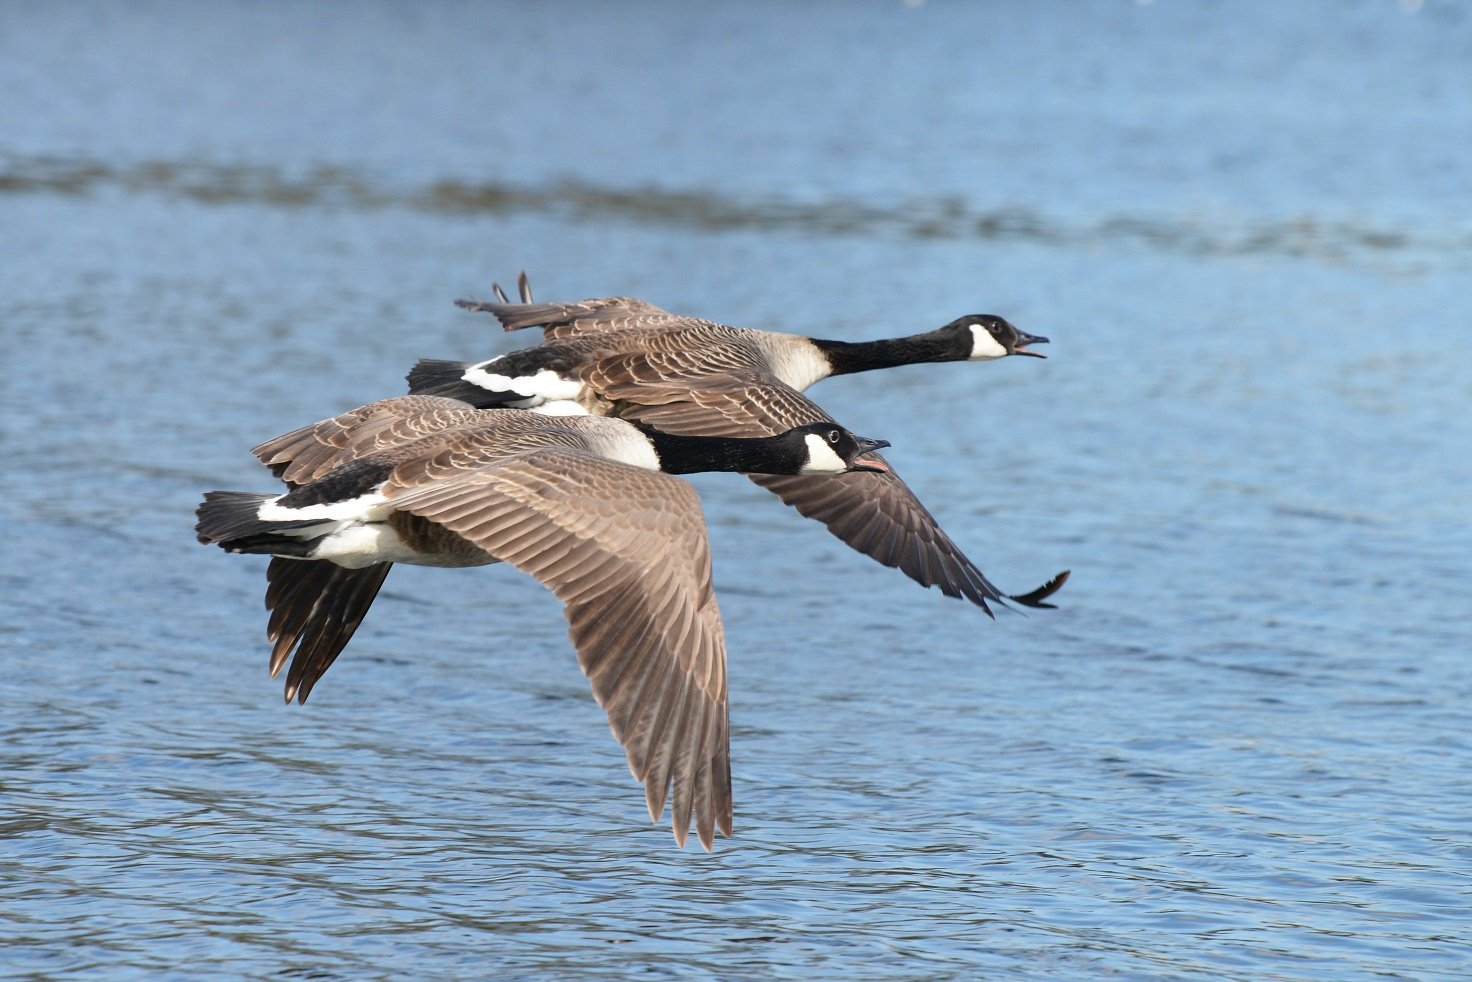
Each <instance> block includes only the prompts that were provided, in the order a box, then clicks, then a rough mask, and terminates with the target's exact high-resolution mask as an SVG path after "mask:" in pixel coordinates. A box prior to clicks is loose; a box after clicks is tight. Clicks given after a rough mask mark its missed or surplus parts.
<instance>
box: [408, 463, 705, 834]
mask: <svg viewBox="0 0 1472 982" xmlns="http://www.w3.org/2000/svg"><path fill="white" fill-rule="evenodd" d="M420 473H421V474H422V480H423V481H425V482H428V483H417V484H416V483H412V482H413V481H414V480H415V479H413V478H408V479H409V480H410V482H411V483H407V484H405V483H401V480H403V479H401V476H400V474H399V473H398V472H397V471H396V472H395V475H394V477H393V478H391V480H390V482H389V487H387V488H385V491H384V493H385V494H386V495H388V496H389V498H390V500H392V502H393V504H394V507H395V508H397V509H399V510H402V511H407V512H410V513H412V514H414V515H418V516H420V517H421V518H424V519H427V520H429V521H431V522H434V523H436V524H438V525H441V526H443V527H445V528H447V529H449V530H450V531H452V532H455V533H456V534H458V535H460V536H461V537H463V538H465V539H467V540H469V541H470V542H473V543H474V544H476V545H477V546H479V547H480V548H482V549H484V550H485V551H487V552H488V553H490V554H492V555H494V556H497V557H498V558H500V559H502V560H503V561H505V562H508V563H510V564H512V565H513V566H516V567H517V568H518V569H520V570H522V571H523V572H525V573H528V574H530V575H531V576H532V577H534V578H535V579H537V580H538V581H539V582H541V583H542V584H543V585H545V586H547V587H548V588H549V589H551V590H552V592H553V593H554V594H555V595H556V596H557V597H558V599H560V600H561V601H562V602H563V604H564V605H565V608H566V610H565V613H566V616H567V620H568V624H569V634H570V636H571V638H572V642H573V646H574V647H575V648H576V649H577V652H578V661H579V664H580V665H581V667H582V669H583V671H584V673H585V674H586V675H587V676H588V680H589V683H590V685H591V687H592V690H593V696H594V698H595V699H597V700H598V703H599V705H601V706H603V708H604V710H605V711H606V712H607V714H608V721H609V727H610V729H612V731H613V734H614V736H615V738H617V739H618V741H619V742H620V743H621V744H623V746H624V750H625V753H626V755H627V757H628V763H629V769H630V770H631V771H632V772H633V774H634V776H635V777H636V778H637V779H639V780H640V781H642V782H643V783H644V785H645V795H646V799H647V802H648V804H649V812H650V816H651V817H652V818H653V819H655V820H656V821H657V820H658V819H659V816H660V815H661V814H662V813H663V809H664V804H665V802H666V800H667V799H668V798H669V796H670V794H671V792H672V793H673V799H674V804H673V808H672V817H673V819H674V832H675V838H676V839H677V840H678V841H679V842H680V843H682V844H683V843H684V841H685V837H686V835H688V833H689V829H690V822H691V820H692V816H693V820H694V822H695V826H696V833H697V835H698V836H699V837H700V842H701V844H702V845H703V846H705V847H706V848H707V849H709V848H710V846H711V842H712V840H713V836H714V831H713V830H714V829H715V828H719V829H720V830H721V831H722V832H723V833H724V834H726V835H730V834H731V819H732V807H731V786H730V763H729V753H730V749H729V747H730V744H729V727H728V723H727V709H726V651H725V638H724V634H723V632H722V628H721V621H720V612H719V610H718V608H717V606H716V598H715V592H714V589H713V587H712V584H711V575H710V549H709V545H708V542H707V538H706V532H705V523H704V520H703V519H702V518H701V515H700V504H699V500H698V498H697V497H696V494H695V490H694V488H692V487H691V486H690V485H689V484H687V483H686V482H684V481H681V480H679V479H678V478H673V477H670V476H668V475H665V474H660V473H657V472H652V471H646V470H642V469H640V468H636V467H631V466H629V465H626V464H621V463H617V462H614V461H610V460H606V459H604V458H601V457H596V456H593V455H591V454H587V453H584V452H581V451H575V450H567V449H551V450H538V451H533V452H529V453H525V454H520V455H517V456H513V457H510V458H505V459H500V460H495V461H493V462H490V463H488V464H487V465H486V466H484V467H482V468H480V469H479V470H475V471H470V472H463V471H462V472H461V473H459V474H458V475H454V476H446V475H444V474H435V473H429V472H420ZM405 477H406V478H407V475H406V476H405ZM610 489H616V490H617V493H611V491H610ZM549 541H555V542H556V543H558V548H548V547H547V543H548V542H549Z"/></svg>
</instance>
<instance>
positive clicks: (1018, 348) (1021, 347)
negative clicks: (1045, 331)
mask: <svg viewBox="0 0 1472 982" xmlns="http://www.w3.org/2000/svg"><path fill="white" fill-rule="evenodd" d="M1047 343H1048V339H1047V338H1045V337H1043V336H1042V335H1041V334H1028V333H1027V332H1026V331H1018V332H1017V340H1016V341H1014V342H1012V354H1014V355H1032V356H1033V357H1034V358H1046V357H1048V356H1047V355H1045V354H1042V353H1041V352H1038V351H1028V350H1027V346H1028V345H1030V344H1047Z"/></svg>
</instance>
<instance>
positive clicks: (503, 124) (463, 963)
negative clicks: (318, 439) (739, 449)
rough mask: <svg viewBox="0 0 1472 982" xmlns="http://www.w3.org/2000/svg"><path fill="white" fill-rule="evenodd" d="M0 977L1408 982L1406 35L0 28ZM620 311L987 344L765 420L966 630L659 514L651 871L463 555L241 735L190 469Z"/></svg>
mask: <svg viewBox="0 0 1472 982" xmlns="http://www.w3.org/2000/svg"><path fill="white" fill-rule="evenodd" d="M0 91H3V92H4V93H5V96H4V99H3V102H0V253H3V255H0V331H3V334H0V337H3V341H4V352H5V354H4V364H5V371H4V376H5V383H4V386H3V388H0V398H3V400H4V402H3V407H4V416H3V420H4V430H3V434H4V452H5V459H6V462H7V469H6V474H7V480H6V493H5V494H4V496H3V497H0V537H3V543H4V545H3V566H0V576H3V590H0V630H3V632H4V645H5V648H6V651H7V654H8V661H7V671H6V672H5V674H4V681H3V682H0V695H3V701H0V732H3V734H4V740H3V744H0V755H3V757H0V836H3V845H0V951H3V956H0V962H3V965H4V967H3V969H0V972H4V973H5V974H10V975H14V976H25V977H59V976H63V975H71V974H80V973H87V974H90V975H94V976H113V975H116V976H133V977H141V976H144V975H147V976H150V977H152V976H160V975H163V976H168V975H172V976H176V977H183V976H198V975H203V974H210V975H222V976H244V977H255V978H259V977H268V976H271V977H287V978H291V977H303V978H340V979H358V978H373V977H405V976H431V977H498V978H548V979H552V978H556V979H563V978H577V977H588V978H614V977H621V976H631V975H635V974H638V975H643V976H649V977H691V978H729V979H737V978H814V977H817V978H876V979H877V978H975V977H992V978H1036V979H1059V978H1101V977H1108V978H1125V979H1155V978H1204V979H1243V980H1249V979H1250V980H1260V979H1336V980H1337V979H1350V978H1370V977H1375V978H1403V979H1416V980H1424V979H1452V978H1466V977H1468V976H1469V975H1472V915H1469V903H1472V835H1469V830H1472V745H1469V743H1472V710H1469V705H1472V667H1469V665H1472V662H1469V655H1472V627H1469V615H1472V576H1469V574H1472V569H1469V565H1472V563H1469V555H1472V525H1469V517H1472V491H1469V489H1472V422H1469V419H1472V416H1469V405H1472V358H1469V355H1468V352H1467V341H1468V337H1469V334H1468V331H1469V324H1472V299H1469V295H1472V291H1469V284H1472V154H1469V153H1468V148H1469V147H1472V99H1469V98H1468V94H1469V93H1472V13H1469V12H1468V10H1467V9H1466V8H1465V7H1462V6H1460V5H1457V4H1452V3H1448V2H1438V0H1427V2H1425V3H1424V4H1421V3H1417V2H1402V3H1399V4H1397V3H1395V2H1390V0H1386V2H1380V0H1360V2H1345V0H1312V2H1305V3H1296V4H1279V3H1274V2H1267V0H1262V2H1255V0H1248V2H1242V3H1231V4H1196V3H1184V2H1167V0H1160V2H1158V3H1154V4H1145V5H1137V4H1129V3H1113V2H1105V0H1099V2H1093V3H1089V4H1072V3H1063V2H1061V0H1059V2H1042V3H1030V4H1003V3H995V4H989V3H971V4H964V3H950V2H932V3H929V4H923V5H918V6H905V5H900V4H887V3H879V2H873V3H836V2H833V3H826V2H814V3H805V4H802V5H788V4H778V3H732V4H723V5H719V6H713V7H711V8H710V9H706V8H705V7H703V6H700V5H693V4H691V5H687V4H675V3H668V4H664V3H641V4H632V5H594V4H581V3H549V4H541V5H537V6H535V7H531V6H527V7H523V6H520V5H511V4H459V3H434V4H424V5H416V6H412V7H411V6H409V5H397V4H372V3H369V4H356V5H351V6H349V5H315V6H291V7H288V6H284V5H264V6H263V5H256V4H228V3H217V4H200V5H195V4H184V3H135V4H93V5H56V4H43V3H25V2H18V3H11V4H5V5H3V6H0ZM523 268H524V269H526V270H528V271H529V272H530V274H531V276H532V278H533V283H534V285H535V286H536V287H537V289H538V293H539V296H540V297H542V298H547V299H553V298H558V299H572V298H580V297H586V296H602V295H608V294H634V295H638V296H643V297H646V298H648V299H650V300H653V301H654V302H656V303H659V304H661V305H663V306H666V307H668V308H671V309H674V310H680V311H686V312H691V313H698V314H702V315H705V316H710V317H715V318H718V319H721V320H724V321H727V322H731V323H739V324H745V325H751V326H760V327H774V328H782V329H788V330H793V331H798V332H801V333H808V334H813V335H818V336H827V337H840V338H871V337H883V336H890V335H894V334H899V333H911V332H914V331H920V330H927V329H929V328H931V327H934V326H937V325H939V324H941V323H944V322H945V321H947V320H950V319H951V318H953V317H955V316H958V315H960V314H962V313H967V312H974V311H992V312H997V313H1002V314H1004V315H1006V316H1007V317H1009V318H1010V319H1012V320H1014V321H1015V322H1016V323H1017V324H1018V325H1019V326H1021V327H1023V328H1024V329H1026V330H1029V331H1033V332H1036V333H1041V334H1046V335H1049V336H1050V337H1051V338H1052V339H1053V343H1052V345H1051V346H1050V347H1049V348H1048V349H1047V352H1048V355H1049V358H1048V360H1047V361H1038V360H1035V359H1009V360H1006V361H1004V362H999V363H991V364H980V365H939V366H917V367H911V368H906V369H902V370H896V371H892V372H888V373H884V374H881V375H873V376H867V377H865V376H860V377H853V378H846V379H835V380H831V381H828V382H825V383H822V384H821V385H820V386H819V387H817V388H816V389H815V390H814V391H813V395H814V396H815V397H817V398H818V399H820V401H822V402H823V404H824V405H825V406H826V407H828V408H829V409H830V410H831V411H832V412H833V413H834V414H835V415H836V416H838V418H840V419H842V420H843V421H845V422H846V423H848V424H849V425H851V426H852V427H853V428H854V429H855V430H857V431H859V432H862V433H865V434H871V435H874V436H880V437H884V438H887V439H889V440H891V441H892V442H893V443H894V446H895V449H894V451H893V452H892V454H891V460H893V461H894V462H895V463H896V465H897V466H898V467H899V468H900V469H901V470H902V471H903V472H904V473H905V475H906V476H907V478H908V479H909V481H910V483H911V484H912V486H914V487H915V488H916V490H917V492H918V493H919V494H920V496H921V497H922V499H923V500H924V501H925V502H926V503H927V504H928V505H929V507H930V508H931V510H932V511H933V512H934V513H935V514H936V516H937V517H938V518H939V519H940V521H941V522H942V523H943V524H944V526H945V527H946V529H947V530H948V531H949V533H950V534H951V535H952V536H953V537H954V538H955V539H956V540H957V541H958V542H959V543H961V544H962V545H963V547H964V548H966V549H967V551H968V552H969V554H970V555H971V556H972V557H973V558H974V559H975V560H977V562H978V563H979V564H980V565H981V566H982V567H983V568H984V569H985V570H986V572H987V573H988V574H989V575H990V576H991V577H992V578H993V579H995V580H996V581H997V582H999V583H1000V584H1002V585H1003V586H1004V587H1006V588H1008V589H1010V590H1014V591H1015V590H1024V589H1029V588H1031V587H1032V586H1034V585H1036V584H1037V583H1039V582H1041V581H1042V580H1043V579H1045V578H1046V577H1047V576H1049V575H1050V574H1052V573H1053V572H1054V571H1056V570H1059V569H1063V568H1072V569H1073V571H1074V575H1073V580H1072V582H1071V583H1070V584H1069V585H1068V586H1067V588H1066V589H1065V591H1064V592H1063V593H1062V594H1061V595H1060V597H1059V601H1060V609H1059V610H1057V611H1053V612H1038V613H1033V614H1030V615H1029V616H1026V617H1023V616H1019V615H1003V616H1001V617H1000V618H999V619H998V620H997V621H996V622H991V621H988V620H987V619H986V618H985V617H983V616H982V615H981V614H980V613H979V612H978V611H976V610H974V609H971V608H969V607H968V606H966V605H963V604H961V603H958V602H956V601H953V600H949V599H947V598H945V597H942V596H941V595H939V594H938V593H936V592H934V591H928V592H927V591H922V590H921V589H919V588H918V587H916V586H915V585H914V584H912V583H910V582H909V581H907V580H905V579H904V578H903V577H901V576H900V575H899V574H897V573H894V572H893V571H889V570H885V569H882V568H880V567H878V566H876V565H874V564H873V563H870V562H867V561H865V560H863V559H862V558H861V557H859V556H857V555H856V554H854V553H851V552H849V551H847V550H846V549H845V548H844V547H843V546H842V545H841V544H839V543H838V542H837V541H836V540H833V539H831V538H829V537H828V536H827V535H826V534H825V533H824V532H823V530H822V529H821V528H820V527H818V526H816V525H814V524H812V523H805V522H803V521H801V520H799V519H798V517H797V516H796V515H795V513H792V512H791V511H790V510H787V509H784V508H783V507H782V506H781V505H780V504H779V503H778V502H776V501H775V500H773V499H771V498H770V497H769V496H766V495H764V493H763V492H761V491H759V490H758V489H756V488H754V487H752V486H750V485H749V484H748V483H747V482H744V481H741V480H738V479H734V478H730V477H729V476H726V475H704V476H701V477H700V478H698V479H697V481H696V483H697V484H698V486H699V487H700V489H701V492H702V496H703V498H704V501H705V505H706V512H707V518H708V521H709V523H710V525H711V535H712V540H713V545H714V550H715V562H716V578H717V585H718V589H719V592H720V596H721V604H722V609H723V612H724V615H725V619H726V623H727V633H728V641H729V645H730V651H731V679H732V717H733V727H734V732H733V767H734V778H735V791H736V802H737V806H736V807H737V813H736V825H737V835H736V837H735V838H733V839H729V840H719V841H718V843H717V849H716V851H715V853H714V854H712V855H706V854H704V853H702V852H701V851H700V850H698V849H694V848H687V849H686V850H684V851H683V852H682V851H678V850H676V849H675V848H674V845H673V842H672V840H671V837H670V834H669V831H668V828H667V826H665V825H650V824H649V823H648V821H647V817H646V816H645V814H644V806H643V803H642V795H641V794H640V793H639V790H638V788H637V787H636V785H635V784H634V782H633V781H632V779H631V778H630V777H629V775H628V773H627V770H626V768H625V766H624V764H623V760H622V754H621V752H620V751H619V750H618V748H617V746H616V745H615V744H614V742H613V741H612V740H611V739H610V737H609V735H608V732H607V728H606V724H605V722H604V719H603V717H602V714H601V712H600V711H599V710H598V709H597V707H596V706H595V705H594V704H593V701H592V699H591V698H590V697H589V695H588V692H587V687H586V684H585V682H584V681H583V679H582V677H581V676H580V674H579V672H578V670H577V665H576V661H575V658H574V656H573V654H572V651H571V648H570V645H569V643H568V641H567V639H566V635H565V630H564V623H563V621H562V618H561V615H560V611H559V607H558V604H557V603H556V602H555V600H553V599H552V598H551V596H550V595H549V594H547V593H545V591H543V590H541V589H540V588H539V587H538V586H537V585H536V584H535V583H533V582H532V581H531V580H530V579H528V578H526V577H524V576H521V575H520V574H517V573H516V572H515V571H514V570H510V569H504V568H491V569H483V570H473V571H442V570H418V569H404V570H401V571H400V572H398V573H395V575H394V578H393V581H392V583H391V584H390V585H389V587H388V589H387V591H386V592H385V593H384V595H383V596H381V597H380V599H379V601H378V603H377V604H376V605H375V608H374V610H373V612H372V614H371V615H370V616H369V618H368V621H367V622H366V624H365V626H364V628H363V630H362V631H361V632H360V634H359V636H358V637H357V638H356V639H355V640H354V642H353V644H352V645H351V647H350V648H349V649H348V651H347V652H346V654H345V655H344V656H343V658H342V659H341V660H340V661H339V662H338V664H337V665H336V666H335V667H334V668H333V670H332V671H331V672H330V673H329V674H328V675H327V676H326V678H325V679H324V681H323V682H322V684H321V685H319V686H318V688H317V690H316V692H315V693H314V694H313V698H312V701H311V703H310V704H309V705H307V706H306V707H296V706H292V707H287V706H284V705H283V704H282V702H281V686H280V683H279V682H273V681H271V680H270V679H268V678H267V676H266V671H265V662H266V647H265V645H264V642H263V632H264V627H265V617H264V612H263V611H262V609H261V593H262V589H263V575H262V573H263V570H264V562H263V561H260V560H255V559H251V558H247V557H231V556H225V555H223V554H221V553H220V552H219V551H218V550H210V549H204V548H202V547H200V546H198V545H197V544H196V543H195V542H194V540H193V535H192V533H191V525H192V522H193V516H192V510H193V508H194V505H195V504H196V502H197V501H198V499H199V496H200V494H201V492H203V491H204V490H207V489H210V488H241V489H248V488H256V489H260V490H266V489H268V488H269V487H270V486H271V482H270V481H269V480H268V475H266V473H265V472H264V471H263V470H262V469H260V468H259V467H258V466H257V465H255V463H254V461H253V459H252V458H251V457H250V455H249V453H248V448H249V447H250V446H251V445H253V444H254V443H256V442H258V441H260V440H262V439H265V438H267V437H270V436H273V435H276V434H277V433H280V432H284V431H285V430H287V429H290V428H293V427H295V426H297V425H300V424H302V423H304V422H308V421H311V420H314V419H318V418H321V417H324V416H327V415H331V414H333V413H335V412H338V411H341V410H343V409H346V408H349V407H352V406H355V405H358V404H360V403H363V402H366V401H369V400H371V399H374V398H378V397H380V396H384V395H390V394H394V393H396V392H398V391H400V386H401V379H402V375H403V373H404V371H405V370H406V369H407V368H408V367H409V365H411V364H412V363H413V361H414V360H415V359H416V358H419V357H424V356H436V357H467V358H468V357H485V356H488V355H490V354H494V353H497V352H500V351H503V350H509V349H510V348H511V347H513V346H515V345H516V344H517V343H518V342H519V341H521V339H520V338H511V339H508V338H506V337H503V336H501V335H500V334H499V333H498V332H496V331H494V330H493V329H492V327H493V325H491V324H490V323H489V322H488V320H487V319H486V318H484V317H477V316H475V315H471V314H467V313H464V312H462V311H459V310H457V309H455V308H454V307H453V306H452V305H451V303H450V301H451V300H453V299H454V298H455V297H458V296H467V295H474V296H485V295H486V294H488V293H489V284H490V281H491V280H492V279H500V280H501V281H502V282H506V281H507V280H508V279H509V278H512V277H514V276H515V274H516V271H517V270H519V269H523Z"/></svg>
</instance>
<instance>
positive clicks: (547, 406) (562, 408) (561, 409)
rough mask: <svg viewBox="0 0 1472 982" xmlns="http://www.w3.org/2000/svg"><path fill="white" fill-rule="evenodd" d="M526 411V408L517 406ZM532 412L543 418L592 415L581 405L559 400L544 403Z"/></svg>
mask: <svg viewBox="0 0 1472 982" xmlns="http://www.w3.org/2000/svg"><path fill="white" fill-rule="evenodd" d="M516 408H517V409H524V408H526V407H524V406H517V407H516ZM531 410H532V412H534V413H540V414H541V415H543V416H590V415H592V414H591V413H589V412H588V411H587V410H586V409H584V408H583V406H582V404H581V403H577V402H573V401H572V400H571V399H558V400H556V401H554V402H544V403H542V404H541V405H537V406H533V407H531Z"/></svg>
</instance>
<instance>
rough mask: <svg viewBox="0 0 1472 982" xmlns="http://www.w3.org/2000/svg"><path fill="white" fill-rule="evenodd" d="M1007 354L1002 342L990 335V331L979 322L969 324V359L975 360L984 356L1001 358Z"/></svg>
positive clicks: (984, 357)
mask: <svg viewBox="0 0 1472 982" xmlns="http://www.w3.org/2000/svg"><path fill="white" fill-rule="evenodd" d="M1006 354H1007V349H1006V348H1004V347H1002V343H1001V342H1000V341H998V340H997V339H996V338H994V337H992V336H991V333H990V332H989V331H987V329H986V328H984V327H982V326H981V325H980V324H972V325H971V360H972V361H977V360H981V359H986V358H1002V357H1004V356H1005V355H1006Z"/></svg>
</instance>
